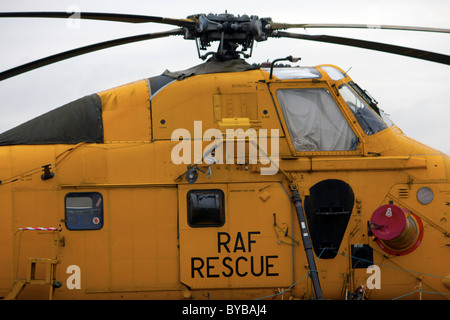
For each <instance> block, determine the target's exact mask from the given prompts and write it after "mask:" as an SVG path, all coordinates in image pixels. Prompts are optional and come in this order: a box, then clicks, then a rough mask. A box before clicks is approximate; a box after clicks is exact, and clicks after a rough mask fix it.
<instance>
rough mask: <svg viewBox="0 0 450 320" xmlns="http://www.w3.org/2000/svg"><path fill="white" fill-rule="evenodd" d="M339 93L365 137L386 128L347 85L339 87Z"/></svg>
mask: <svg viewBox="0 0 450 320" xmlns="http://www.w3.org/2000/svg"><path fill="white" fill-rule="evenodd" d="M339 93H340V94H341V95H342V98H343V99H344V100H345V102H346V103H347V105H348V107H349V108H350V110H352V112H353V114H354V115H355V118H356V120H358V123H359V125H360V126H361V128H362V129H363V130H364V133H365V134H367V135H372V134H375V133H377V132H380V131H382V130H384V129H386V128H387V126H386V124H385V123H384V122H383V121H381V119H380V118H379V117H378V116H377V114H376V113H375V111H374V110H373V109H372V108H370V107H369V106H368V105H367V104H366V103H365V102H364V100H362V99H361V98H360V97H359V96H358V95H357V94H356V93H355V92H354V91H353V90H351V89H350V87H349V86H348V85H347V84H343V85H341V86H340V87H339Z"/></svg>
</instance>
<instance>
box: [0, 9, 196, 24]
mask: <svg viewBox="0 0 450 320" xmlns="http://www.w3.org/2000/svg"><path fill="white" fill-rule="evenodd" d="M0 18H73V19H90V20H103V21H115V22H129V23H147V22H156V23H163V24H170V25H174V26H179V27H194V26H195V25H196V22H195V21H194V20H190V19H172V18H164V17H155V16H142V15H133V14H121V13H101V12H0Z"/></svg>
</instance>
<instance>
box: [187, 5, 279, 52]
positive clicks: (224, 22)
mask: <svg viewBox="0 0 450 320" xmlns="http://www.w3.org/2000/svg"><path fill="white" fill-rule="evenodd" d="M187 19H191V20H195V21H197V24H196V26H195V28H192V29H191V28H185V34H184V38H185V39H194V40H196V43H197V50H198V54H199V57H200V58H202V59H206V57H207V56H208V55H210V54H215V56H216V57H217V58H219V59H221V60H229V59H235V58H238V57H239V55H240V54H242V55H243V56H244V57H245V58H248V57H250V56H251V51H252V48H253V43H254V40H256V41H265V40H267V38H268V35H267V34H266V32H265V31H266V30H268V29H269V28H268V25H269V26H270V22H271V21H272V19H271V18H258V16H248V15H242V16H240V15H238V16H235V15H233V14H229V13H222V14H212V13H210V14H208V15H205V14H197V15H192V16H188V17H187ZM214 41H219V47H218V50H217V52H208V53H206V54H204V55H201V53H200V50H207V48H208V47H209V46H211V43H212V42H214ZM239 47H240V50H238V49H239ZM249 49H250V53H249V54H247V53H246V51H247V50H249Z"/></svg>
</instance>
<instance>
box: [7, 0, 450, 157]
mask: <svg viewBox="0 0 450 320" xmlns="http://www.w3.org/2000/svg"><path fill="white" fill-rule="evenodd" d="M73 9H75V10H80V11H85V12H109V13H129V14H142V15H152V16H163V17H173V18H185V17H187V16H188V15H191V14H196V13H223V12H224V11H225V10H227V11H228V12H229V13H233V14H236V15H237V14H241V15H242V14H248V15H257V16H259V17H271V18H272V19H273V21H276V22H291V23H360V24H368V25H378V24H390V25H408V26H422V27H436V28H447V29H450V1H448V0H433V1H416V0H410V1H406V0H400V1H386V0H378V1H351V0H341V1H329V0H322V1H311V0H309V1H303V0H295V1H289V0H278V1H269V0H258V1H242V0H239V1H235V0H227V1H214V2H212V1H196V0H191V1H178V0H175V1H172V0H171V1H160V0H158V1H153V0H148V1H142V0H141V1H138V0H127V1H117V0H108V1H106V0H97V1H86V0H80V1H77V0H70V1H65V0H53V1H50V0H41V1H35V0H20V1H7V0H0V11H1V12H20V11H68V10H73ZM78 26H79V28H73V27H70V25H68V24H67V21H66V20H64V19H1V20H0V43H1V51H0V70H2V71H3V70H6V69H9V68H12V67H15V66H18V65H21V64H23V63H26V62H29V61H32V60H35V59H39V58H42V57H45V56H48V55H52V54H55V53H58V52H61V51H66V50H69V49H73V48H77V47H81V46H85V45H88V44H93V43H96V42H101V41H106V40H111V39H116V38H120V37H124V36H131V35H137V34H143V33H149V32H156V31H162V30H169V29H172V28H173V27H171V26H164V25H158V24H136V25H134V24H128V23H117V22H99V21H87V20H83V21H81V22H80V24H79V25H78ZM292 31H293V32H302V33H304V32H306V33H308V34H329V35H336V36H343V37H353V38H358V39H365V40H372V41H378V42H386V43H391V44H396V45H401V46H407V47H413V48H417V49H423V50H430V51H434V52H439V53H444V54H447V55H448V54H450V34H432V33H427V32H409V31H389V30H376V29H374V30H356V29H351V30H350V29H307V30H295V29H294V30H292ZM214 49H215V48H214ZM288 55H293V56H299V57H301V58H302V60H301V62H300V64H301V65H305V66H313V65H319V64H334V65H337V66H339V67H341V68H342V69H344V70H349V69H350V68H351V69H350V71H349V75H350V76H351V77H352V78H353V80H354V81H355V82H357V83H358V84H359V85H360V86H361V87H363V88H364V89H366V90H368V91H369V93H370V94H371V95H372V96H373V97H375V99H376V100H377V101H378V102H379V105H380V106H381V108H382V109H384V110H385V112H386V113H388V114H389V115H390V116H391V119H392V120H393V121H394V122H395V123H396V124H397V125H398V126H399V127H400V128H401V129H402V130H403V131H404V132H405V133H406V134H407V135H408V136H410V137H412V138H414V139H416V140H419V141H421V142H423V143H425V144H427V145H430V146H432V147H434V148H436V149H438V150H440V151H443V152H445V153H447V154H450V143H449V141H450V124H449V120H450V105H449V104H450V103H449V101H450V85H449V84H450V81H449V77H450V66H445V65H441V64H437V63H432V62H425V61H421V60H417V59H413V58H407V57H401V56H397V55H392V54H386V53H378V52H374V51H371V50H365V49H357V48H350V47H345V46H340V45H333V44H321V43H315V42H312V41H304V40H294V39H269V40H268V41H266V42H260V43H257V44H256V46H255V48H254V52H253V56H252V58H250V59H248V61H249V62H250V63H253V62H263V61H267V60H273V59H276V58H280V57H285V56H288ZM201 62H202V61H201V60H199V59H198V57H197V52H196V48H195V43H194V42H193V41H186V40H183V39H182V37H173V38H166V39H158V40H150V41H144V42H139V43H135V44H130V45H124V46H119V47H115V48H112V49H107V50H101V51H98V52H95V53H90V54H86V55H84V56H80V57H76V58H72V59H69V60H65V61H63V62H59V63H56V64H53V65H50V66H46V67H42V68H40V69H38V70H35V71H31V72H28V73H26V74H22V75H19V76H16V77H14V78H11V79H7V80H4V81H2V82H0V97H1V101H0V110H1V111H0V112H1V117H0V132H3V131H5V130H8V129H10V128H12V127H14V126H16V125H18V124H20V123H23V122H25V121H27V120H30V119H32V118H34V117H36V116H38V115H40V114H42V113H44V112H47V111H49V110H51V109H54V108H56V107H59V106H61V105H63V104H65V103H67V102H70V101H73V100H75V99H78V98H80V97H82V96H85V95H87V94H91V93H94V92H99V91H102V90H106V89H109V88H112V87H115V86H119V85H122V84H126V83H129V82H132V81H135V80H139V79H142V78H146V77H150V76H155V75H158V74H161V73H162V72H163V71H164V70H165V69H169V70H171V71H176V70H182V69H186V68H188V67H191V66H193V65H197V64H199V63H201Z"/></svg>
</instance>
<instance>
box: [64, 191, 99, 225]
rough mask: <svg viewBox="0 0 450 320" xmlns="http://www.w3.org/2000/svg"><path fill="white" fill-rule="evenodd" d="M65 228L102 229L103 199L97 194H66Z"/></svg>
mask: <svg viewBox="0 0 450 320" xmlns="http://www.w3.org/2000/svg"><path fill="white" fill-rule="evenodd" d="M65 210H66V228H67V229H69V230H98V229H101V228H102V227H103V197H102V195H101V194H100V193H98V192H79V193H68V194H67V195H66V198H65Z"/></svg>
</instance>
